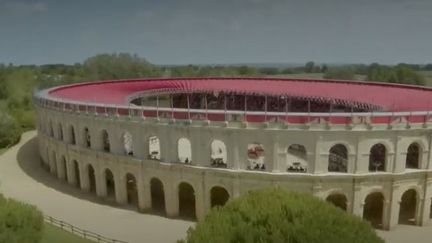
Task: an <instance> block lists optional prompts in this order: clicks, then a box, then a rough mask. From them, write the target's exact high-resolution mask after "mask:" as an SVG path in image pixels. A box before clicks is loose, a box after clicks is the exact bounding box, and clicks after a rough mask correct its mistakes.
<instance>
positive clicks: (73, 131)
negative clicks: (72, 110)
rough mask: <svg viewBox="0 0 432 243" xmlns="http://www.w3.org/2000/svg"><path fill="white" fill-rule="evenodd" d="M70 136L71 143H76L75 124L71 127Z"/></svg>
mask: <svg viewBox="0 0 432 243" xmlns="http://www.w3.org/2000/svg"><path fill="white" fill-rule="evenodd" d="M69 136H70V143H71V144H76V139H75V129H74V127H73V126H70V127H69Z"/></svg>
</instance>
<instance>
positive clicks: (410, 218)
mask: <svg viewBox="0 0 432 243" xmlns="http://www.w3.org/2000/svg"><path fill="white" fill-rule="evenodd" d="M418 202H419V194H418V193H417V190H416V189H413V188H412V189H408V190H406V191H405V192H404V193H403V194H402V196H401V200H400V208H399V224H410V225H415V224H416V223H417V219H416V214H417V205H418Z"/></svg>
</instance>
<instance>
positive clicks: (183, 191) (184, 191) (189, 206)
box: [178, 182, 196, 219]
mask: <svg viewBox="0 0 432 243" xmlns="http://www.w3.org/2000/svg"><path fill="white" fill-rule="evenodd" d="M178 197H179V216H180V217H184V218H192V219H195V217H196V214H195V191H194V189H193V187H192V186H191V185H190V184H188V183H186V182H182V183H180V185H179V187H178Z"/></svg>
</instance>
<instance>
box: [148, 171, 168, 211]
mask: <svg viewBox="0 0 432 243" xmlns="http://www.w3.org/2000/svg"><path fill="white" fill-rule="evenodd" d="M150 194H151V203H152V204H151V205H152V210H153V211H154V212H155V213H158V214H165V194H164V188H163V184H162V181H160V180H159V179H157V178H152V179H151V180H150Z"/></svg>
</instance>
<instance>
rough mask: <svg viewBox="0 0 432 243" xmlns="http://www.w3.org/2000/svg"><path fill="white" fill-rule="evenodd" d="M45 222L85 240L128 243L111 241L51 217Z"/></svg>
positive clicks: (119, 241)
mask: <svg viewBox="0 0 432 243" xmlns="http://www.w3.org/2000/svg"><path fill="white" fill-rule="evenodd" d="M44 220H45V222H47V223H49V224H52V225H54V226H57V227H59V228H61V229H62V230H65V231H68V232H70V233H72V234H75V235H78V236H80V237H82V238H84V239H89V240H92V241H95V242H100V243H127V242H126V241H121V240H115V239H110V238H107V237H104V236H102V235H99V234H96V233H93V232H91V231H88V230H84V229H81V228H78V227H75V226H73V225H71V224H69V223H67V222H64V221H62V220H59V219H55V218H53V217H51V216H44Z"/></svg>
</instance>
